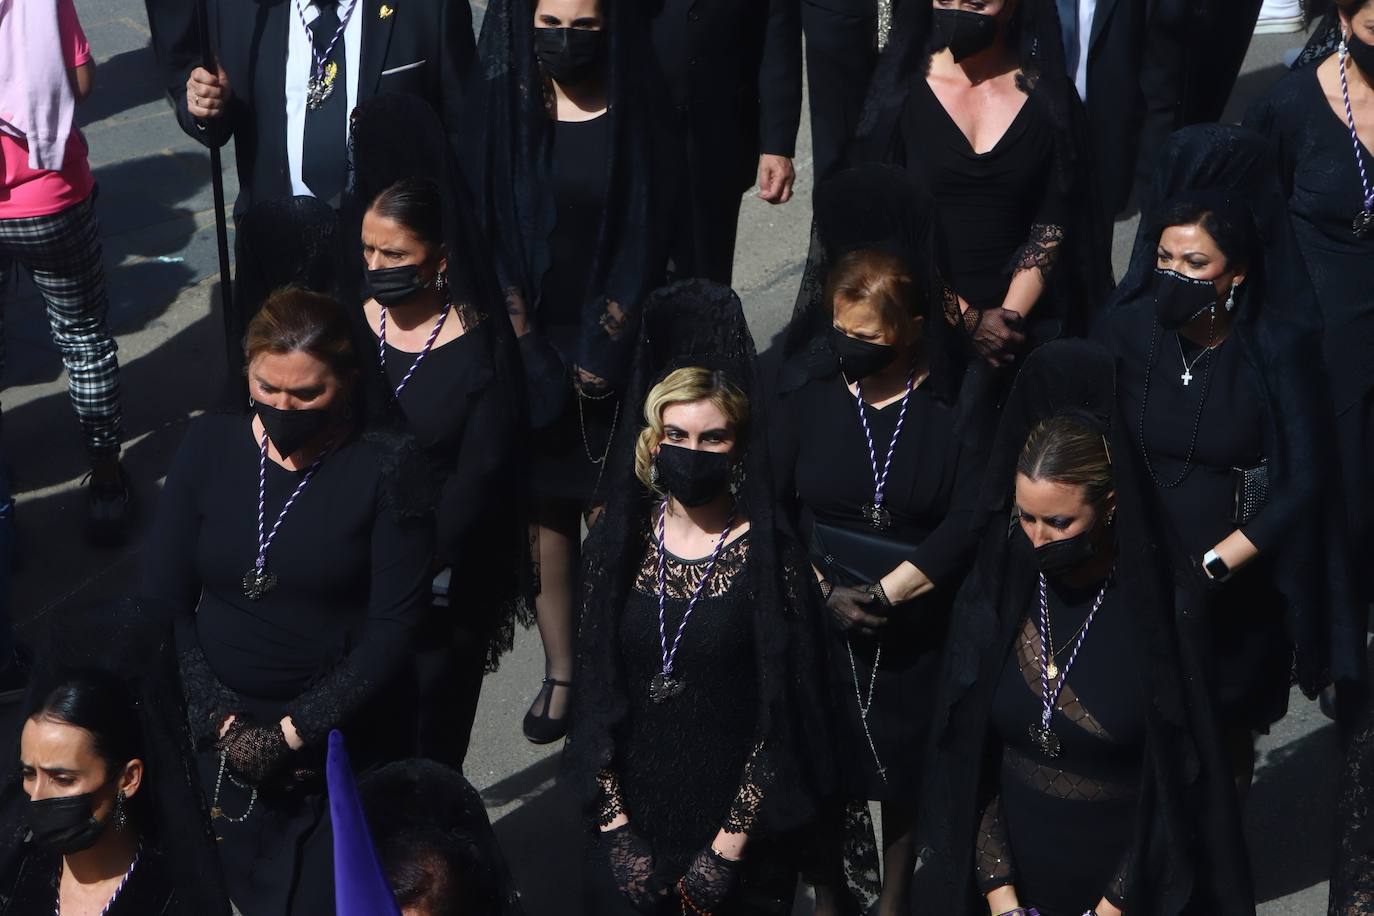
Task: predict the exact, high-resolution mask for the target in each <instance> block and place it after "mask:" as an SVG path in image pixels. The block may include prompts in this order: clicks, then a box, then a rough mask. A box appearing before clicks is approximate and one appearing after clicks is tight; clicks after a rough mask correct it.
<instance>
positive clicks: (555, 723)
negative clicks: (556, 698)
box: [524, 677, 572, 744]
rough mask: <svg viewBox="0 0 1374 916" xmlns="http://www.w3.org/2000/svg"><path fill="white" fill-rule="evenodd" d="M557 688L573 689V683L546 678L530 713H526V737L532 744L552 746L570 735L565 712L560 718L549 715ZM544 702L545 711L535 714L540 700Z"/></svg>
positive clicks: (531, 705) (536, 695) (531, 706)
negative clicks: (535, 708)
mask: <svg viewBox="0 0 1374 916" xmlns="http://www.w3.org/2000/svg"><path fill="white" fill-rule="evenodd" d="M556 687H567V688H571V687H572V681H560V680H558V679H557V678H552V677H546V678H544V686H542V687H540V688H539V693H537V694H535V697H534V702H533V703H531V704H530V708H529V711H528V712H526V713H525V723H524V729H525V737H526V738H528V739H529V741H530V743H531V744H552V743H553V742H555V741H557V740H558V739H559V738H562V737H564V736H565V735H567V733H568V714H567V712H564V713H563V715H561V716H559V717H558V718H556V719H555V718H554V717H552V716H550V715H549V708H550V707H551V706H553V691H554V688H556ZM541 699H542V700H543V701H544V711H543V712H541V713H540V714H539V715H537V716H536V715H535V714H534V707H536V706H538V705H539V701H540V700H541Z"/></svg>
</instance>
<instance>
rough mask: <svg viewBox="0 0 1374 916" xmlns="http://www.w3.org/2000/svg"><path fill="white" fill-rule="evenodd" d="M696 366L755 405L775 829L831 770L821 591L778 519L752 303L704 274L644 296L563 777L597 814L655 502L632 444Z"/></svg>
mask: <svg viewBox="0 0 1374 916" xmlns="http://www.w3.org/2000/svg"><path fill="white" fill-rule="evenodd" d="M687 366H703V367H706V368H712V369H719V370H721V371H724V372H725V373H726V374H727V375H728V376H729V377H730V378H731V380H732V381H733V382H734V383H735V384H736V385H738V386H739V387H740V388H741V389H742V390H743V391H744V392H745V393H746V394H747V395H748V396H749V400H750V433H749V436H748V442H747V445H746V451H745V456H744V459H743V460H744V468H745V473H744V479H743V482H742V484H741V486H740V488H739V491H738V494H737V499H738V500H739V503H740V505H741V507H742V510H743V511H744V512H745V513H746V514H747V516H748V518H749V521H750V528H749V561H748V576H749V578H748V580H747V581H748V588H749V593H750V603H751V604H752V607H753V613H754V627H753V628H754V646H755V648H754V651H755V655H756V658H757V671H758V679H759V712H758V725H757V730H756V734H757V735H758V737H759V743H760V748H759V750H758V751H757V752H756V754H755V759H754V764H753V765H754V772H755V775H756V777H759V776H760V775H761V778H762V780H763V781H766V789H765V791H764V794H763V802H762V805H761V807H760V810H759V812H758V817H757V824H758V828H759V829H760V830H762V831H764V832H766V833H770V834H772V833H776V832H778V831H781V830H786V829H789V828H792V827H796V826H798V825H800V824H801V823H803V822H804V820H805V819H806V818H807V817H808V816H809V814H810V812H811V811H812V810H813V807H814V800H815V799H816V797H817V794H818V793H819V792H820V791H822V790H823V789H824V788H826V787H828V786H829V785H830V782H831V779H832V776H831V773H830V770H829V766H828V764H827V761H828V760H829V757H830V752H829V749H828V743H827V738H826V735H825V725H824V722H825V714H824V708H823V703H824V699H823V697H824V688H823V686H822V685H823V682H822V677H823V675H822V674H821V661H820V658H819V656H818V653H817V647H818V646H819V645H820V636H821V634H820V632H819V629H818V627H819V621H820V615H819V613H818V611H817V607H816V599H817V597H818V595H817V593H816V587H815V584H814V581H812V577H811V574H810V567H809V565H808V564H807V561H806V555H805V552H804V551H803V550H802V549H801V547H800V546H799V545H797V544H796V543H795V542H792V541H790V540H787V539H786V538H785V537H783V536H781V535H780V533H779V529H778V525H777V520H776V518H775V512H774V508H773V502H772V487H771V483H770V477H771V473H770V470H769V462H768V456H767V446H766V436H765V435H764V430H765V429H766V425H765V424H766V418H765V416H764V413H765V411H764V405H763V403H762V398H761V397H759V395H758V392H759V386H758V384H757V378H756V369H755V352H754V342H753V339H752V337H751V336H750V334H749V329H748V326H747V325H746V324H745V320H744V312H743V309H742V307H741V305H740V301H739V298H738V297H737V296H736V295H735V294H734V292H732V291H731V290H730V289H728V288H726V287H723V286H720V285H718V284H715V283H711V282H709V281H706V280H685V281H681V282H678V283H675V284H673V285H671V286H668V287H665V288H663V289H660V290H658V291H656V292H655V293H653V294H652V295H651V296H650V297H649V299H648V301H647V302H646V304H645V310H644V322H643V326H642V328H641V332H640V335H639V343H638V346H637V349H636V353H635V358H634V363H633V366H632V368H631V375H630V383H629V387H628V388H627V390H626V392H625V397H626V401H625V403H626V405H627V412H626V416H629V417H635V418H636V419H637V420H638V422H634V423H624V424H622V425H621V428H620V429H619V430H618V431H617V433H616V441H615V448H614V450H613V451H612V453H611V456H612V457H611V466H610V467H609V468H608V469H607V472H606V473H607V479H608V480H609V481H610V485H609V486H608V487H607V493H608V496H609V498H608V500H607V503H606V508H605V510H604V512H603V513H602V516H601V518H600V519H599V520H598V521H597V523H596V524H595V525H594V526H593V527H592V529H591V532H590V533H589V535H588V538H587V542H586V545H585V547H584V549H583V564H582V568H583V580H584V588H583V599H584V600H583V608H582V622H581V629H580V632H579V633H578V659H577V676H576V681H577V691H576V692H575V693H574V696H573V710H572V718H571V722H572V729H571V732H570V734H569V736H568V742H567V748H566V750H565V751H564V755H563V772H564V776H565V778H566V779H567V780H569V781H571V782H572V784H573V786H574V788H575V791H576V793H577V796H578V798H579V799H580V800H581V801H582V803H583V805H584V806H585V810H591V807H592V806H593V805H595V803H596V802H597V800H598V797H599V793H600V785H599V784H598V781H597V777H598V775H599V774H600V773H601V772H602V771H603V770H604V769H605V768H607V767H608V766H610V765H612V763H613V759H614V756H615V750H616V734H617V732H618V730H619V729H620V727H621V726H622V724H623V723H624V720H625V716H626V714H627V709H628V706H627V701H626V697H625V694H624V689H623V681H622V675H621V672H620V671H619V666H618V660H617V656H616V653H615V652H614V651H612V650H611V649H610V648H609V647H614V646H616V645H617V644H618V636H617V633H618V626H619V620H620V615H621V610H622V608H623V607H624V604H625V601H626V597H627V595H628V593H629V590H630V588H631V587H632V585H633V582H634V578H635V576H636V574H637V573H638V571H639V567H640V559H641V556H642V549H641V547H642V543H643V534H644V531H645V530H646V528H647V526H648V523H649V518H650V515H651V513H652V511H653V508H654V506H655V505H656V503H654V502H653V500H652V499H651V498H650V494H649V493H648V492H647V491H646V490H645V488H644V486H643V485H642V484H641V483H640V482H639V480H638V479H637V478H636V477H635V473H634V460H633V459H634V444H635V441H636V439H637V438H638V436H639V432H640V430H641V429H643V421H642V416H643V404H644V400H645V397H646V395H647V394H648V392H649V390H650V389H651V388H652V387H653V386H654V385H655V384H656V383H657V382H659V381H660V380H661V379H663V378H664V377H665V376H666V375H667V374H668V373H669V372H671V371H673V370H674V369H678V368H683V367H687ZM628 405H634V410H633V411H630V410H629V409H628ZM681 750H682V753H684V754H693V753H702V752H705V749H702V748H682V749H681ZM724 814H725V812H722V818H723V817H724ZM630 816H631V818H633V816H634V813H633V812H630Z"/></svg>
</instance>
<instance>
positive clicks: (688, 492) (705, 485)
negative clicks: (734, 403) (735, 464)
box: [654, 443, 730, 508]
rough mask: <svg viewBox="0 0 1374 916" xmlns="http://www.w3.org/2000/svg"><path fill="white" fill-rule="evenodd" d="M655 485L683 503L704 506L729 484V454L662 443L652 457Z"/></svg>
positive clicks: (688, 505)
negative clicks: (656, 476) (656, 473)
mask: <svg viewBox="0 0 1374 916" xmlns="http://www.w3.org/2000/svg"><path fill="white" fill-rule="evenodd" d="M654 464H655V466H656V467H657V468H658V485H659V486H660V487H662V488H663V489H664V490H666V491H667V492H668V493H669V494H670V495H671V496H672V497H673V498H674V499H676V500H677V501H678V502H680V503H682V504H683V505H684V506H687V507H688V508H691V507H693V506H704V505H706V504H707V503H709V502H710V501H711V500H713V499H715V498H716V497H717V496H719V495H720V494H721V493H723V492H725V488H726V487H728V486H729V485H730V456H729V455H727V454H726V453H724V452H706V451H701V450H699V449H691V448H683V447H682V446H680V445H668V444H666V443H665V444H664V445H662V446H660V448H659V450H658V457H656V458H655V459H654Z"/></svg>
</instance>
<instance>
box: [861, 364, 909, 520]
mask: <svg viewBox="0 0 1374 916" xmlns="http://www.w3.org/2000/svg"><path fill="white" fill-rule="evenodd" d="M915 382H916V372H915V371H914V370H913V371H912V373H911V374H910V375H908V376H907V378H906V394H904V395H902V406H901V407H900V408H898V412H897V428H896V429H894V430H893V431H892V441H891V442H890V443H888V446H887V459H886V460H884V461H883V467H882V470H881V471H880V470H879V469H878V452H877V449H875V448H874V447H873V431H872V430H871V429H869V427H868V412H867V411H866V410H864V396H863V382H855V383H854V402H855V403H856V404H857V405H858V407H859V424H860V425H861V426H863V429H864V439H865V441H867V442H868V462H869V464H871V465H872V466H873V507H874V508H875V509H881V508H882V505H883V491H884V490H885V489H887V473H888V471H889V470H891V468H892V456H893V455H894V454H895V453H896V451H897V439H898V438H899V437H900V436H901V435H902V424H903V423H905V422H906V408H907V405H908V404H909V403H910V402H911V392H912V389H913V388H914V387H915Z"/></svg>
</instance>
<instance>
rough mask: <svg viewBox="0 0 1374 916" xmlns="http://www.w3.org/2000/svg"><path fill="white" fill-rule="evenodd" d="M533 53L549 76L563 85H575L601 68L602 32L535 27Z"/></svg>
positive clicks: (602, 53)
mask: <svg viewBox="0 0 1374 916" xmlns="http://www.w3.org/2000/svg"><path fill="white" fill-rule="evenodd" d="M534 54H535V56H536V57H538V58H539V62H540V63H541V64H543V65H544V72H545V73H547V74H548V75H549V76H550V78H552V79H553V80H554V81H556V82H558V83H561V84H562V85H564V86H576V85H578V84H580V83H585V82H586V81H587V80H589V79H591V78H592V77H594V76H596V75H597V74H598V73H600V72H601V68H602V64H603V62H604V60H605V57H606V33H605V32H602V31H601V30H599V29H535V30H534Z"/></svg>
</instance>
